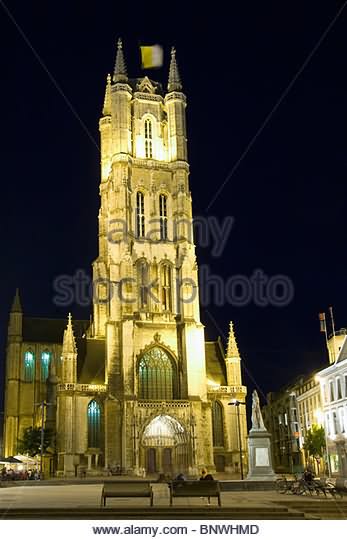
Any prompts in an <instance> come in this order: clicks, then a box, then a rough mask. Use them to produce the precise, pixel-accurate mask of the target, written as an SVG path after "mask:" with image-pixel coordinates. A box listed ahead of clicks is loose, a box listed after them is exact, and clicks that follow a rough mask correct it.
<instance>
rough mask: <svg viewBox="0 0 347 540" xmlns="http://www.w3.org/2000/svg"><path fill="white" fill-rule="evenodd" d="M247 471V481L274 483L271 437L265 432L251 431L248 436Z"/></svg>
mask: <svg viewBox="0 0 347 540" xmlns="http://www.w3.org/2000/svg"><path fill="white" fill-rule="evenodd" d="M248 459H249V471H248V476H247V480H261V481H266V480H268V481H274V480H275V479H276V475H275V473H274V471H273V468H272V455H271V435H270V433H269V432H268V431H266V430H255V429H251V431H250V432H249V434H248Z"/></svg>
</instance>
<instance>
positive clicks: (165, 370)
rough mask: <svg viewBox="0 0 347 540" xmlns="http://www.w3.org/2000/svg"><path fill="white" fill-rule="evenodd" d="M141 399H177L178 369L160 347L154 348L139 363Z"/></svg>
mask: <svg viewBox="0 0 347 540" xmlns="http://www.w3.org/2000/svg"><path fill="white" fill-rule="evenodd" d="M138 376H139V399H162V400H170V399H176V386H177V381H176V367H175V364H174V362H173V361H172V360H171V358H170V357H169V355H168V354H167V353H166V352H165V351H164V350H163V349H161V348H160V347H153V349H150V350H149V351H148V352H146V353H145V354H144V355H143V356H142V357H141V359H140V361H139V369H138Z"/></svg>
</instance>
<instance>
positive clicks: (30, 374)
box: [24, 351, 35, 382]
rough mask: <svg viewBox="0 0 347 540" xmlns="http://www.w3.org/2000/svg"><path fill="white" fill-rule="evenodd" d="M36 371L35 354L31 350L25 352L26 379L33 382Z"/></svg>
mask: <svg viewBox="0 0 347 540" xmlns="http://www.w3.org/2000/svg"><path fill="white" fill-rule="evenodd" d="M34 372H35V356H34V353H33V352H31V351H27V352H26V353H25V354H24V381H25V382H32V381H33V380H34Z"/></svg>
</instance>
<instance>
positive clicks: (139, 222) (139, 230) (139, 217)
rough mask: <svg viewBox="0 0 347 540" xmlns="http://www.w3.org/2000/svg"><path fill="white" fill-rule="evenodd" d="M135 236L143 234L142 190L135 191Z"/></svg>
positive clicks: (138, 236) (143, 198)
mask: <svg viewBox="0 0 347 540" xmlns="http://www.w3.org/2000/svg"><path fill="white" fill-rule="evenodd" d="M135 234H136V238H143V237H144V236H145V197H144V194H143V193H142V191H138V192H137V193H136V231H135Z"/></svg>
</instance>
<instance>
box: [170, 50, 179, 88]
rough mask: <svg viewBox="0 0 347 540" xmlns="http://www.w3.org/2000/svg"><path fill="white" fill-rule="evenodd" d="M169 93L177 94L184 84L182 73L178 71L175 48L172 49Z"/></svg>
mask: <svg viewBox="0 0 347 540" xmlns="http://www.w3.org/2000/svg"><path fill="white" fill-rule="evenodd" d="M167 89H168V91H169V92H175V91H180V90H182V83H181V77H180V73H179V71H178V66H177V61H176V49H175V47H172V48H171V62H170V71H169V83H168V85H167Z"/></svg>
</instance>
